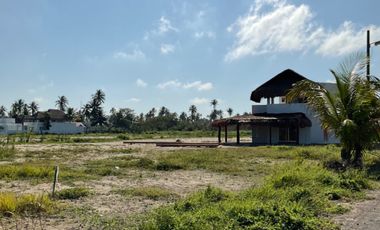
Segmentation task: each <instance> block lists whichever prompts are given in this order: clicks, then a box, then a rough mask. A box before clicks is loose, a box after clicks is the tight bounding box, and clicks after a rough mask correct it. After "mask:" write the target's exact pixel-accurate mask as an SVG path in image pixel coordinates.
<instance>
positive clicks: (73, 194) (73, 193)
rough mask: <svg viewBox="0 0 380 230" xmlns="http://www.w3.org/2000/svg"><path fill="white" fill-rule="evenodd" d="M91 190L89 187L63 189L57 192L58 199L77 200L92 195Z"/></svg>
mask: <svg viewBox="0 0 380 230" xmlns="http://www.w3.org/2000/svg"><path fill="white" fill-rule="evenodd" d="M90 194H91V192H90V190H89V189H87V188H81V187H80V188H67V189H63V190H61V191H59V192H57V193H56V194H55V196H56V197H57V198H58V199H61V200H76V199H79V198H81V197H86V196H88V195H90Z"/></svg>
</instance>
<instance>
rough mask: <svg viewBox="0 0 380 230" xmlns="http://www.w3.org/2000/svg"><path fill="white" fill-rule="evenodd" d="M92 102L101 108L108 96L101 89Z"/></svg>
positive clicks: (93, 96) (97, 91)
mask: <svg viewBox="0 0 380 230" xmlns="http://www.w3.org/2000/svg"><path fill="white" fill-rule="evenodd" d="M92 100H93V102H94V104H96V105H97V106H100V105H101V104H102V103H104V101H105V100H106V95H105V94H104V92H103V91H102V90H101V89H98V90H96V92H95V94H94V95H92Z"/></svg>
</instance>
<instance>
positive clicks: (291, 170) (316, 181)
mask: <svg viewBox="0 0 380 230" xmlns="http://www.w3.org/2000/svg"><path fill="white" fill-rule="evenodd" d="M347 185H348V186H347ZM369 187H370V185H369V182H368V180H367V179H366V178H365V175H364V174H363V173H358V172H357V171H348V172H346V173H344V174H338V173H334V172H332V171H328V170H327V169H325V168H323V167H322V166H320V165H319V164H317V163H315V162H306V161H298V162H295V163H289V164H286V165H284V166H282V167H280V168H278V169H277V170H276V171H275V172H274V173H273V174H271V176H269V177H268V178H267V179H266V181H265V183H264V184H263V185H262V186H261V187H258V188H250V189H248V190H246V191H243V192H240V193H236V194H233V193H226V192H223V191H222V190H220V189H216V188H212V187H208V188H207V189H206V190H204V191H201V192H198V193H195V194H194V195H192V196H190V197H188V198H185V199H183V200H179V201H177V202H176V203H175V204H173V205H169V206H165V207H161V208H158V209H156V210H154V211H152V212H151V213H150V214H149V215H148V217H145V218H144V220H142V224H141V226H140V228H141V229H337V228H338V227H337V226H335V225H334V224H333V223H332V222H330V221H329V220H328V219H327V218H325V217H324V216H326V215H327V214H331V213H341V212H344V211H346V209H345V208H343V207H341V206H340V205H338V204H336V203H334V202H332V201H331V200H339V199H343V198H344V199H350V198H351V197H357V196H360V195H361V194H362V190H363V189H365V188H369Z"/></svg>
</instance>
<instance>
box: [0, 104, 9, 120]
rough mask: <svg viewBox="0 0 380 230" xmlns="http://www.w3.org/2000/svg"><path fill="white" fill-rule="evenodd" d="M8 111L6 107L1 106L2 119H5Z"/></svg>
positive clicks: (0, 114) (0, 115)
mask: <svg viewBox="0 0 380 230" xmlns="http://www.w3.org/2000/svg"><path fill="white" fill-rule="evenodd" d="M6 112H7V109H6V108H5V107H4V106H0V117H5V113H6Z"/></svg>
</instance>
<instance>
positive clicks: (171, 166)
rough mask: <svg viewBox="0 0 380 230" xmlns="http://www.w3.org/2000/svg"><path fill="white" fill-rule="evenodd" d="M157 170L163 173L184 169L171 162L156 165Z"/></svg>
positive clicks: (161, 162)
mask: <svg viewBox="0 0 380 230" xmlns="http://www.w3.org/2000/svg"><path fill="white" fill-rule="evenodd" d="M156 169H157V170H161V171H173V170H178V169H183V167H182V166H181V165H177V164H175V163H172V162H169V161H160V162H158V163H157V164H156Z"/></svg>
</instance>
